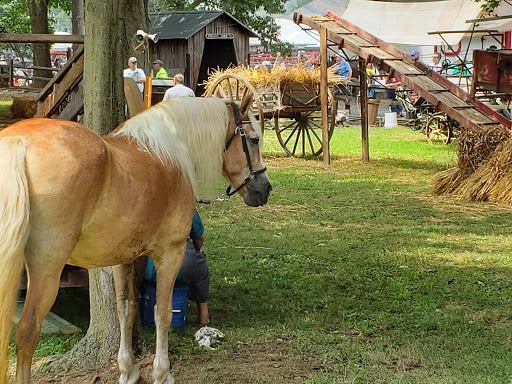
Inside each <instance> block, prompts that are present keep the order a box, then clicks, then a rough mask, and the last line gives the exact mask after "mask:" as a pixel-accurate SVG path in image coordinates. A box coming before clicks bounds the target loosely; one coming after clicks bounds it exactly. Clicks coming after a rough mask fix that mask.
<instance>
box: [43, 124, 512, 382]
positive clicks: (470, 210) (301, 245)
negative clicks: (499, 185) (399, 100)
mask: <svg viewBox="0 0 512 384" xmlns="http://www.w3.org/2000/svg"><path fill="white" fill-rule="evenodd" d="M331 145H332V154H333V162H332V165H331V166H330V167H329V168H327V169H326V168H324V167H323V166H322V162H321V161H318V160H300V159H292V158H289V157H286V156H284V155H283V151H282V150H281V149H280V148H279V146H278V144H277V140H276V139H275V136H274V134H273V132H271V131H269V132H266V143H265V154H266V162H267V166H268V169H269V177H270V179H271V181H272V184H273V187H274V190H273V195H272V196H271V200H270V203H269V204H268V205H266V206H265V207H260V208H250V207H247V206H244V204H243V202H242V201H241V199H240V198H239V197H232V198H230V199H224V200H218V201H216V202H215V203H214V204H211V205H201V206H200V207H199V209H200V213H201V216H202V218H203V221H204V223H205V227H206V243H205V248H206V253H207V255H208V258H209V265H210V270H211V273H212V281H211V296H212V298H211V302H210V312H211V318H212V326H214V327H216V328H219V329H220V330H222V331H223V332H224V333H225V341H224V342H223V343H222V344H220V345H219V348H218V350H216V351H208V352H207V351H203V350H200V349H198V347H197V346H196V342H195V341H194V340H193V334H194V332H195V331H196V330H197V326H196V325H195V324H194V323H193V320H194V317H195V308H194V307H193V306H192V305H189V313H188V320H187V321H188V324H187V326H186V328H185V330H184V331H181V332H172V333H171V335H172V337H171V340H170V348H171V350H172V353H173V360H172V362H173V371H174V373H175V375H176V379H177V382H179V383H205V382H207V383H308V384H323V383H325V384H327V383H510V379H511V377H512V364H511V362H512V348H511V347H512V342H511V335H512V333H511V326H512V291H511V286H512V282H511V273H510V272H511V271H510V268H511V266H512V263H511V258H510V255H511V251H510V250H511V246H512V244H511V237H510V217H511V212H512V210H511V209H510V207H500V206H497V205H493V204H483V203H468V202H462V201H458V200H455V199H452V198H448V197H437V196H433V195H431V194H430V193H429V182H430V180H431V179H432V176H433V175H434V174H435V173H436V172H438V171H441V170H443V169H446V168H447V167H449V166H452V165H453V164H454V163H455V161H456V153H455V152H454V150H453V148H451V147H432V146H429V145H428V144H427V143H426V141H425V140H424V137H423V136H422V135H421V134H419V133H415V132H413V131H411V130H409V129H407V128H397V129H392V130H384V129H382V128H373V129H371V130H370V157H371V161H370V163H363V162H362V161H360V148H361V143H360V138H359V129H357V128H340V129H337V130H336V132H335V134H334V136H333V139H332V142H331ZM85 324H86V321H85ZM145 336H146V339H147V340H146V348H147V351H148V352H149V351H150V350H151V349H152V342H153V338H152V337H153V336H152V335H151V333H150V332H149V331H148V332H147V333H146V335H145ZM62 340H67V337H45V338H44V339H43V342H42V343H41V346H40V348H41V349H40V352H38V356H41V355H45V354H47V353H51V350H52V349H55V348H57V347H50V348H49V351H48V348H47V349H44V348H45V346H47V345H49V344H53V345H57V346H58V348H59V349H58V351H62V350H65V349H66V348H68V346H67V345H62V344H63V343H64V342H63V341H62ZM41 351H47V352H41Z"/></svg>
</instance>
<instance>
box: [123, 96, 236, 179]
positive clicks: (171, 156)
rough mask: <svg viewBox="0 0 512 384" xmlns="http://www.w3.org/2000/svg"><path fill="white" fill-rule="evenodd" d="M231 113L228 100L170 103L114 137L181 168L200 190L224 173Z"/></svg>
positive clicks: (137, 118)
mask: <svg viewBox="0 0 512 384" xmlns="http://www.w3.org/2000/svg"><path fill="white" fill-rule="evenodd" d="M228 123H229V111H228V108H226V104H225V101H224V100H221V99H217V98H192V97H182V98H177V99H170V100H168V101H165V102H162V103H159V104H157V105H155V106H154V107H152V108H150V109H148V110H146V111H144V112H143V113H140V114H139V115H137V116H135V117H132V118H131V119H130V120H128V121H127V122H126V123H125V124H124V126H123V127H122V128H121V129H119V131H117V132H116V133H115V134H114V135H120V136H126V137H129V138H131V139H133V140H135V141H136V142H137V145H138V146H139V148H140V149H141V150H142V151H147V152H149V153H151V154H153V155H154V156H155V157H156V158H158V159H159V160H160V161H161V162H163V163H171V164H174V165H176V166H178V167H179V168H180V169H181V170H182V172H183V173H184V175H185V177H186V178H187V179H188V180H189V182H190V183H191V184H192V185H193V186H194V188H195V187H196V183H197V184H199V185H200V186H202V187H207V188H208V187H210V188H211V187H212V186H213V185H214V183H215V180H216V179H217V177H218V175H219V173H220V172H221V170H222V153H223V148H224V145H225V138H226V130H227V126H228Z"/></svg>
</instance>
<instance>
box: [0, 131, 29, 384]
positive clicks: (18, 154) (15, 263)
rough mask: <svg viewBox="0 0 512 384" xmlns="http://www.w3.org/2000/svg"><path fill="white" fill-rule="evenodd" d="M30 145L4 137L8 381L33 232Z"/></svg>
mask: <svg viewBox="0 0 512 384" xmlns="http://www.w3.org/2000/svg"><path fill="white" fill-rule="evenodd" d="M27 147H28V144H27V141H26V140H25V139H24V138H22V137H7V138H4V139H1V140H0V265H1V267H0V384H4V383H7V369H8V366H9V351H8V347H9V340H10V336H11V331H12V316H13V314H14V311H15V308H16V300H17V294H18V288H19V285H20V282H21V272H22V270H23V260H24V250H25V244H26V242H27V238H28V234H29V193H28V181H27V175H26V168H25V153H26V150H27Z"/></svg>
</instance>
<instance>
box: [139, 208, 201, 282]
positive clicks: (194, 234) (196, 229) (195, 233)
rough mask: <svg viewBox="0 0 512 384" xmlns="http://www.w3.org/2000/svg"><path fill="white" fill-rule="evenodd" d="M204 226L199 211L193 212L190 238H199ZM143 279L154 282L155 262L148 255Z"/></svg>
mask: <svg viewBox="0 0 512 384" xmlns="http://www.w3.org/2000/svg"><path fill="white" fill-rule="evenodd" d="M203 233H204V226H203V222H202V221H201V217H199V212H197V209H196V211H195V212H194V218H193V219H192V229H191V230H190V238H191V239H193V240H195V239H199V238H200V237H201V236H203ZM144 280H149V281H151V282H153V283H156V268H155V264H153V260H151V257H148V263H147V265H146V270H145V271H144Z"/></svg>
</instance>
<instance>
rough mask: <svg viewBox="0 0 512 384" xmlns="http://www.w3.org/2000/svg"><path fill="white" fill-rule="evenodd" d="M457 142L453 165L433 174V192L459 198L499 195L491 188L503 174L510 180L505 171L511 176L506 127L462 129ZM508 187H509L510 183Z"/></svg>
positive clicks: (510, 143)
mask: <svg viewBox="0 0 512 384" xmlns="http://www.w3.org/2000/svg"><path fill="white" fill-rule="evenodd" d="M457 143H458V149H459V159H458V163H457V167H455V168H452V169H448V170H446V171H443V172H440V173H438V174H437V175H436V176H435V178H434V181H433V186H432V190H433V192H434V193H437V194H448V193H450V194H454V195H457V196H460V197H461V198H465V199H469V200H479V201H483V200H488V199H490V196H495V195H499V192H498V191H495V188H496V185H497V183H498V181H500V182H501V183H503V182H504V180H502V179H503V178H505V179H508V180H512V179H510V177H508V178H507V176H506V175H507V174H509V176H512V150H511V149H512V139H511V134H510V131H509V130H508V129H507V128H505V127H498V128H493V129H490V130H488V131H485V132H477V133H473V132H468V131H463V132H462V133H461V135H460V136H459V138H458V141H457ZM505 181H506V180H505ZM505 184H506V182H505ZM510 187H511V188H512V185H511V186H510ZM503 188H505V187H503ZM503 188H502V190H503Z"/></svg>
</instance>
